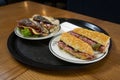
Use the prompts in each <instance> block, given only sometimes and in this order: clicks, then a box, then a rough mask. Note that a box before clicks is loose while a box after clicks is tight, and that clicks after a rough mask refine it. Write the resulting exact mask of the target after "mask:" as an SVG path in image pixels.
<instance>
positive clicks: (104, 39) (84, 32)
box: [73, 28, 110, 46]
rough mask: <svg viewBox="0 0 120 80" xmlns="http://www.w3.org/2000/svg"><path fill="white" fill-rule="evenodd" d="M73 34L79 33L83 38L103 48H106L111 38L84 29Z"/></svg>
mask: <svg viewBox="0 0 120 80" xmlns="http://www.w3.org/2000/svg"><path fill="white" fill-rule="evenodd" d="M73 32H75V33H78V34H80V35H82V36H85V37H87V38H89V39H91V40H93V41H95V42H97V43H99V44H101V45H103V46H106V45H107V44H108V42H109V39H110V37H109V36H107V35H105V34H104V33H100V32H97V31H92V30H88V29H84V28H75V29H74V30H73Z"/></svg>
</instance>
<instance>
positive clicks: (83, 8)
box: [0, 0, 120, 24]
mask: <svg viewBox="0 0 120 80" xmlns="http://www.w3.org/2000/svg"><path fill="white" fill-rule="evenodd" d="M20 1H24V0H0V6H4V5H8V4H12V3H16V2H20ZM30 1H35V2H38V3H42V4H45V5H50V6H54V7H58V8H61V9H65V10H70V11H73V12H76V13H80V14H84V15H88V16H92V17H95V18H99V19H103V20H107V21H111V22H114V23H118V24H120V9H119V8H120V0H30Z"/></svg>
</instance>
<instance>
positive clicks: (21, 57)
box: [7, 18, 108, 70]
mask: <svg viewBox="0 0 120 80" xmlns="http://www.w3.org/2000/svg"><path fill="white" fill-rule="evenodd" d="M59 20H60V23H62V22H65V21H67V22H70V23H73V24H76V25H78V26H81V27H84V28H87V29H91V30H96V31H99V32H103V33H105V34H107V35H108V33H107V32H106V31H104V30H103V29H102V28H100V27H99V26H97V25H94V24H92V23H89V22H86V21H82V20H77V19H65V18H59ZM50 40H51V38H49V39H45V40H35V41H34V40H33V41H32V40H25V39H22V38H19V37H17V36H16V35H15V33H14V32H12V33H11V35H10V36H9V38H8V42H7V46H8V49H9V51H10V53H11V54H12V56H13V57H14V58H15V59H16V60H18V61H19V62H21V63H24V64H25V65H29V66H32V67H35V68H42V69H49V70H56V69H58V70H60V69H64V70H65V69H76V68H81V67H83V66H88V65H90V64H73V63H69V62H65V61H62V60H60V59H58V58H56V57H55V56H54V55H53V54H52V53H51V52H50V50H49V47H48V44H49V41H50Z"/></svg>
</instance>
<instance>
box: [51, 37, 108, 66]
mask: <svg viewBox="0 0 120 80" xmlns="http://www.w3.org/2000/svg"><path fill="white" fill-rule="evenodd" d="M59 40H60V35H58V36H56V37H54V38H53V39H52V40H51V41H50V43H49V49H50V51H51V52H52V54H53V55H54V56H56V57H57V58H59V59H61V60H64V61H67V62H70V63H76V64H88V63H94V62H97V61H99V60H101V59H103V58H104V57H105V56H106V55H107V54H108V48H109V46H108V48H107V49H106V52H105V53H98V52H94V53H95V56H96V58H95V59H93V60H82V59H79V58H76V57H74V56H72V55H70V54H69V53H67V52H65V51H63V50H61V49H60V48H59V47H58V41H59Z"/></svg>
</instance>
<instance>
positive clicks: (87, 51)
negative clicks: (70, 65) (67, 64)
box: [58, 32, 95, 60]
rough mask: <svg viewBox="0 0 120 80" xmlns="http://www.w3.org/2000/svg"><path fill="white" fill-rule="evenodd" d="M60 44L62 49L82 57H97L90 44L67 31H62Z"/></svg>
mask: <svg viewBox="0 0 120 80" xmlns="http://www.w3.org/2000/svg"><path fill="white" fill-rule="evenodd" d="M58 46H59V47H60V49H62V50H64V51H66V52H68V53H70V54H71V55H73V56H75V57H77V58H80V59H86V60H87V59H88V60H89V59H93V58H94V57H95V56H94V51H93V49H92V47H91V46H90V45H89V44H87V43H86V42H84V41H82V40H80V39H78V38H76V37H75V36H73V35H71V34H69V33H67V32H66V33H62V35H61V37H60V40H59V41H58Z"/></svg>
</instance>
